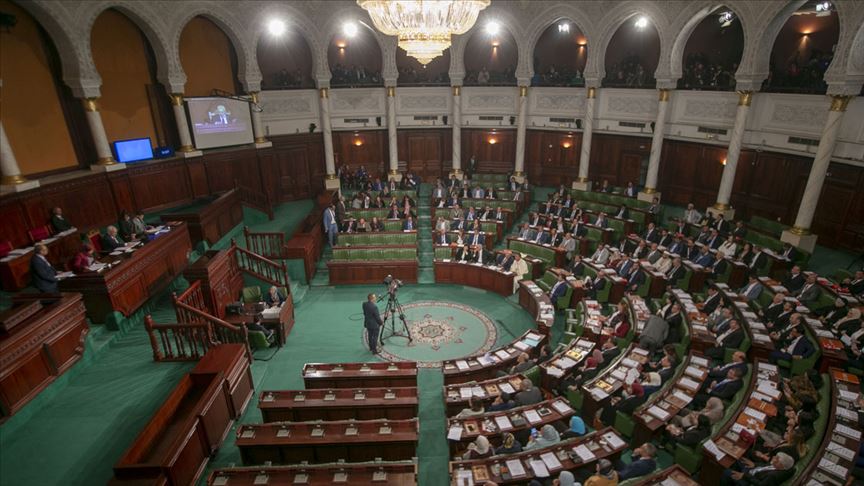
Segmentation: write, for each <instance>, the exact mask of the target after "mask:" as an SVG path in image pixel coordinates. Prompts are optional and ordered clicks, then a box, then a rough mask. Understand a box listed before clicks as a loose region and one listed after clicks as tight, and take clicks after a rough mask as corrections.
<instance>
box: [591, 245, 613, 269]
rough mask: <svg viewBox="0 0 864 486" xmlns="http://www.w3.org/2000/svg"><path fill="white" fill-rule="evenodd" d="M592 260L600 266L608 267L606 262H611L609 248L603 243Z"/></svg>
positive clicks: (592, 256)
mask: <svg viewBox="0 0 864 486" xmlns="http://www.w3.org/2000/svg"><path fill="white" fill-rule="evenodd" d="M591 260H592V261H594V262H595V263H599V264H600V265H606V262H607V261H609V248H607V247H606V245H604V244H602V243H601V244H600V246H598V247H597V250H596V251H595V252H594V254H593V255H591Z"/></svg>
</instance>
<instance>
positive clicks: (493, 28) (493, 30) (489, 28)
mask: <svg viewBox="0 0 864 486" xmlns="http://www.w3.org/2000/svg"><path fill="white" fill-rule="evenodd" d="M500 31H501V24H499V23H498V22H489V23H488V24H486V33H487V34H489V35H496V34H498V32H500Z"/></svg>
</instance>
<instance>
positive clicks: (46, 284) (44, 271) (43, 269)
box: [30, 244, 60, 294]
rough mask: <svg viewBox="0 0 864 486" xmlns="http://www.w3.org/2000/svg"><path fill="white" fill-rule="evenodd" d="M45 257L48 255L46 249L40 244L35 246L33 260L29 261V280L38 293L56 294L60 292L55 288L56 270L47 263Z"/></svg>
mask: <svg viewBox="0 0 864 486" xmlns="http://www.w3.org/2000/svg"><path fill="white" fill-rule="evenodd" d="M46 255H48V247H47V246H45V245H42V244H39V245H36V248H35V250H34V252H33V258H31V259H30V279H31V280H32V282H33V286H34V287H36V289H37V290H38V291H39V292H42V293H45V294H56V293H57V292H59V291H60V289H58V288H57V270H54V267H53V266H52V265H51V263H50V262H48V258H46Z"/></svg>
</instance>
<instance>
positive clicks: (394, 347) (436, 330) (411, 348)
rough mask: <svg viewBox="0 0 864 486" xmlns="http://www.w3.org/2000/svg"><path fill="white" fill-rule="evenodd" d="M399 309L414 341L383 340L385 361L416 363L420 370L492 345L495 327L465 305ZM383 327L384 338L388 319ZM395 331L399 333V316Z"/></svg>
mask: <svg viewBox="0 0 864 486" xmlns="http://www.w3.org/2000/svg"><path fill="white" fill-rule="evenodd" d="M402 309H403V310H404V312H405V320H406V322H407V324H408V330H409V331H410V333H411V337H412V338H413V341H412V342H410V343H409V342H408V339H406V338H404V337H400V336H391V337H388V338H385V339H384V347H383V348H382V350H381V358H382V359H384V360H387V361H416V362H417V365H418V366H420V367H424V368H431V367H438V366H441V362H442V361H444V360H448V359H455V358H461V357H463V356H470V355H473V354H478V353H484V352H486V351H489V350H490V349H492V346H493V345H494V344H495V339H496V338H497V332H496V330H495V324H494V323H493V322H492V320H491V319H489V318H488V317H486V315H485V314H483V313H481V312H478V311H477V310H475V309H473V308H471V307H469V306H467V305H462V304H455V303H452V302H432V301H424V302H411V303H410V304H405V305H403V306H402ZM382 317H384V316H383V315H382ZM385 328H386V329H387V330H386V331H385V330H384V329H382V332H384V335H385V336H387V335H388V334H389V329H390V324H389V320H388V322H387V324H386V325H385ZM396 330H397V331H401V330H402V326H401V323H400V322H399V319H398V316H397V319H396Z"/></svg>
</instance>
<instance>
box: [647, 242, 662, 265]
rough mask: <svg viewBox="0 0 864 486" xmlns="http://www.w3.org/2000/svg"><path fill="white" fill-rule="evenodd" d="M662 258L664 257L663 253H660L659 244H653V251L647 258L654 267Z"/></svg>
mask: <svg viewBox="0 0 864 486" xmlns="http://www.w3.org/2000/svg"><path fill="white" fill-rule="evenodd" d="M661 256H663V252H662V251H660V249H659V247H658V245H657V243H651V251H649V252H648V255H647V256H646V257H645V258H647V259H648V261H649V262H651V264H652V265H653V264H655V263H657V260H659V259H660V257H661Z"/></svg>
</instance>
